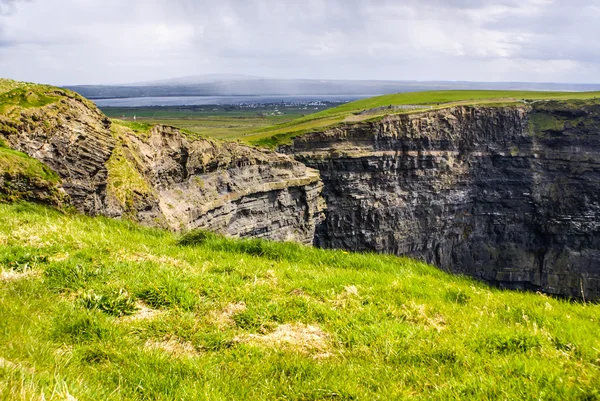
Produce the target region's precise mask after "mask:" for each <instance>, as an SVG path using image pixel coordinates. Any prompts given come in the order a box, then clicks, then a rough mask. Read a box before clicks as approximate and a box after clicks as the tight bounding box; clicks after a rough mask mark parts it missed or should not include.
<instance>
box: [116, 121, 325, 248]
mask: <svg viewBox="0 0 600 401" xmlns="http://www.w3.org/2000/svg"><path fill="white" fill-rule="evenodd" d="M120 141H121V143H122V147H123V154H124V156H125V158H126V159H127V163H130V165H132V166H133V168H134V169H135V171H136V174H138V176H139V177H142V179H143V180H144V182H145V183H147V184H146V185H145V186H144V185H140V186H139V187H141V188H144V187H145V188H149V190H147V196H145V201H144V202H140V200H139V199H138V200H135V201H133V202H131V205H133V207H134V209H135V210H134V211H133V214H134V217H136V218H137V219H138V220H140V221H142V222H146V223H147V224H152V222H153V220H154V221H155V222H162V223H163V224H166V225H167V226H168V227H170V228H172V229H197V228H200V229H205V230H210V231H216V232H221V233H225V234H228V235H232V236H240V237H260V238H267V239H274V240H293V241H296V242H302V243H306V244H311V243H312V242H313V238H314V232H315V226H316V224H317V223H318V222H320V220H321V219H322V217H323V208H324V203H323V199H322V198H321V196H320V194H321V190H322V183H321V181H320V179H319V174H318V172H317V171H316V170H313V169H311V168H307V167H306V166H304V165H303V164H301V163H299V162H297V161H295V160H294V159H292V158H290V157H289V156H285V155H280V154H276V153H274V152H266V151H260V150H257V149H254V148H250V147H247V146H243V145H239V144H236V143H227V142H224V143H219V142H216V141H210V140H205V139H197V140H193V141H191V140H188V139H187V138H186V137H185V136H184V135H182V134H181V132H180V131H179V130H177V129H175V128H171V127H164V126H156V127H154V128H152V130H151V131H150V132H149V133H148V135H147V136H146V137H144V136H140V135H136V134H134V133H133V132H131V131H128V130H125V131H124V132H122V133H121V137H120ZM109 181H110V179H109ZM137 192H138V193H139V194H141V193H144V190H143V189H142V190H138V191H137ZM122 206H124V207H125V209H127V204H126V202H125V203H122ZM119 212H123V210H121V211H119V210H117V211H116V213H119ZM129 212H131V210H130V211H129ZM157 217H158V220H157Z"/></svg>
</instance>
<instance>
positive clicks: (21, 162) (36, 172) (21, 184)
mask: <svg viewBox="0 0 600 401" xmlns="http://www.w3.org/2000/svg"><path fill="white" fill-rule="evenodd" d="M59 184H60V178H59V176H58V175H57V174H56V173H55V172H54V171H52V170H51V169H50V168H49V167H48V166H46V165H45V164H43V163H42V162H40V161H38V160H36V159H34V158H32V157H29V156H28V155H26V154H25V153H21V152H17V151H15V150H12V149H10V148H8V147H6V144H5V142H4V141H3V140H2V139H1V138H0V202H6V201H16V200H22V199H30V200H31V199H38V198H39V197H40V196H41V198H40V200H45V201H47V202H50V203H52V204H61V203H62V202H63V201H64V200H65V199H64V197H65V195H64V194H63V193H62V192H61V191H59V189H58V185H59Z"/></svg>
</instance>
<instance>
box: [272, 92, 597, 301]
mask: <svg viewBox="0 0 600 401" xmlns="http://www.w3.org/2000/svg"><path fill="white" fill-rule="evenodd" d="M280 150H281V151H285V152H287V153H289V154H293V155H294V156H295V157H296V159H297V160H299V161H301V162H303V163H305V164H306V165H308V166H310V167H313V168H316V169H318V170H319V171H320V173H321V177H322V179H323V182H324V185H325V190H324V196H325V199H326V203H327V207H328V210H327V218H326V220H325V222H324V223H323V224H322V225H321V226H320V227H319V229H318V230H317V234H316V238H315V244H316V245H318V246H321V247H325V248H341V249H347V250H353V251H376V252H385V253H394V254H401V255H409V256H413V257H417V258H420V259H422V260H425V261H427V262H430V263H433V264H435V265H437V266H439V267H442V268H445V269H448V270H451V271H453V272H456V273H463V274H468V275H471V276H474V277H477V278H479V279H483V280H486V281H488V282H491V283H494V284H498V285H501V286H505V287H510V288H522V289H531V290H540V291H545V292H547V293H552V294H558V295H563V296H569V297H582V296H583V297H586V298H587V299H591V298H596V299H597V298H600V268H599V267H598V261H600V102H598V101H595V100H587V101H544V102H536V103H534V104H521V105H508V106H497V107H492V106H489V107H477V106H458V107H451V108H448V109H443V110H436V111H431V112H423V113H414V114H399V115H391V116H387V117H384V118H381V119H378V120H376V121H370V122H362V123H356V124H347V125H344V126H338V127H334V128H331V129H327V130H325V131H324V132H315V133H309V134H306V135H302V136H299V137H297V138H295V139H294V142H293V145H291V146H285V147H281V148H280Z"/></svg>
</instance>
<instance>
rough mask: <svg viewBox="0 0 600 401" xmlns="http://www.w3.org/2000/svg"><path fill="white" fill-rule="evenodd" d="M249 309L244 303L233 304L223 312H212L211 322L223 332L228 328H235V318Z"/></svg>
mask: <svg viewBox="0 0 600 401" xmlns="http://www.w3.org/2000/svg"><path fill="white" fill-rule="evenodd" d="M246 309H247V307H246V304H245V303H244V302H238V303H235V304H234V303H231V304H229V305H227V306H226V307H225V308H224V309H223V310H220V311H212V312H211V313H210V314H209V320H210V321H211V322H212V323H213V324H214V325H216V326H217V327H218V328H219V329H221V330H223V329H226V328H227V327H233V326H235V321H234V320H233V317H234V316H235V315H237V314H238V313H242V312H244V311H245V310H246Z"/></svg>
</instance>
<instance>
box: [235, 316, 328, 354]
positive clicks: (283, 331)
mask: <svg viewBox="0 0 600 401" xmlns="http://www.w3.org/2000/svg"><path fill="white" fill-rule="evenodd" d="M234 341H236V342H241V343H246V344H251V345H256V346H264V347H272V348H282V349H288V350H292V351H299V352H301V353H303V354H307V355H311V356H312V357H313V358H316V359H322V358H328V357H331V356H332V355H333V354H332V353H331V342H330V336H329V334H327V333H326V332H324V331H323V330H321V328H319V327H318V326H314V325H306V324H303V323H292V324H284V325H282V326H279V327H277V328H276V329H275V330H274V331H273V332H271V333H269V334H265V335H257V334H248V335H245V336H238V337H236V338H235V339H234Z"/></svg>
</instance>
